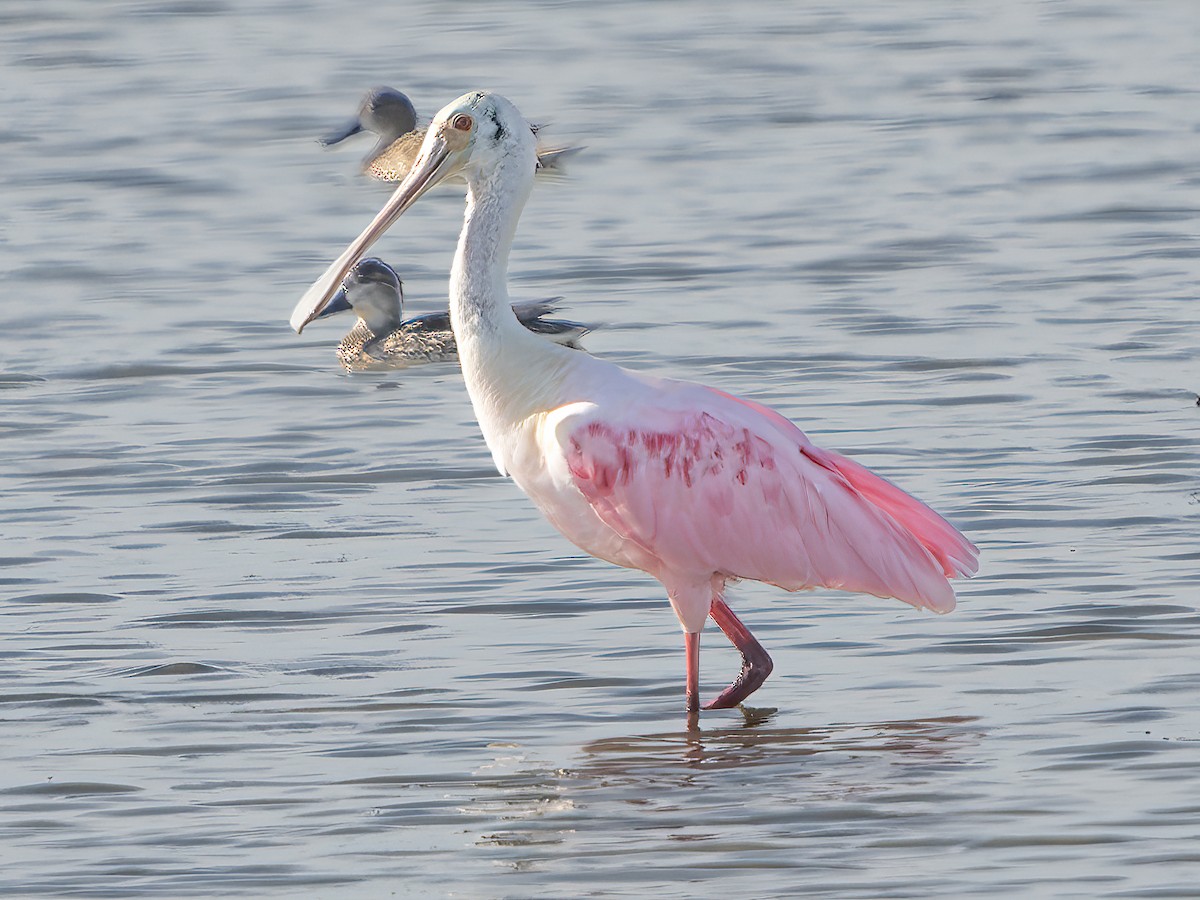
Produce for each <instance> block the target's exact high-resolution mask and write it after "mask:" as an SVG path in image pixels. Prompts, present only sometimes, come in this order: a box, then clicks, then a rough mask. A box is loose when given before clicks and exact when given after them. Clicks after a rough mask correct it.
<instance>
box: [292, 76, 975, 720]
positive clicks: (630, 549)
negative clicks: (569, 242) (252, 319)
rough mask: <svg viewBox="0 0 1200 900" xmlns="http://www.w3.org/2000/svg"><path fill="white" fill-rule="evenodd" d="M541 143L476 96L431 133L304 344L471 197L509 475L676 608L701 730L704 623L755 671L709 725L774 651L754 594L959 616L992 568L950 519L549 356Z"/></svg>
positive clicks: (666, 395)
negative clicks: (518, 276)
mask: <svg viewBox="0 0 1200 900" xmlns="http://www.w3.org/2000/svg"><path fill="white" fill-rule="evenodd" d="M536 146H537V145H536V140H535V138H534V134H533V131H532V130H531V128H530V126H529V124H528V123H527V122H526V121H525V120H524V118H522V116H521V114H520V113H519V112H518V111H517V109H516V107H514V106H513V104H512V103H510V102H509V101H508V100H506V99H505V98H503V97H501V96H499V95H497V94H491V93H486V92H475V93H470V94H466V95H464V96H462V97H460V98H459V99H457V100H455V101H454V102H453V103H451V104H450V105H448V106H446V107H445V108H444V109H443V110H442V111H441V112H439V113H438V114H437V116H436V117H434V120H433V122H432V123H431V124H430V126H429V130H428V133H427V134H426V136H425V140H424V143H423V144H422V146H421V150H420V153H419V154H418V156H417V158H416V160H415V161H414V163H413V166H412V171H411V172H409V174H408V176H407V177H406V178H405V179H404V181H403V182H402V183H401V184H400V186H399V187H398V188H397V189H396V191H395V193H394V194H393V195H392V197H391V198H390V199H389V200H388V202H387V203H386V204H385V206H384V207H383V209H382V210H381V211H380V212H379V214H378V215H377V216H376V217H375V219H374V220H373V221H372V222H371V224H370V225H368V226H367V228H366V229H365V230H364V231H363V233H362V234H361V235H359V236H358V238H357V239H355V240H354V242H353V243H351V245H350V246H349V247H348V248H347V249H346V250H345V251H344V252H343V253H342V255H341V256H340V257H338V259H337V260H336V261H335V262H334V263H333V264H332V265H331V266H330V267H329V268H328V269H327V270H326V272H325V274H324V275H322V276H321V277H320V278H319V279H318V280H317V281H316V282H315V283H314V284H313V285H312V287H310V288H309V290H308V292H307V293H306V294H305V295H304V297H303V298H301V300H300V302H299V303H298V304H297V306H296V309H295V310H294V312H293V313H292V320H291V322H292V326H293V327H294V328H295V329H296V330H297V331H299V330H301V329H302V328H303V327H304V326H305V325H306V324H307V323H308V322H310V321H311V320H312V318H313V317H314V316H316V315H317V313H318V312H319V311H320V309H321V308H322V307H323V306H324V305H325V303H326V301H327V300H328V298H329V297H330V295H332V294H333V293H334V292H335V291H336V290H337V289H338V285H339V283H340V282H341V280H342V279H343V278H344V277H345V275H346V273H347V272H348V271H349V270H350V268H351V267H352V266H353V265H354V263H355V262H356V261H357V260H358V259H359V257H361V256H362V254H363V253H364V252H365V251H366V250H367V248H369V247H370V246H371V245H372V244H373V243H374V242H375V240H376V239H378V237H379V236H380V235H381V234H382V233H383V232H384V231H385V230H386V229H387V228H388V227H390V226H391V225H392V223H394V222H395V221H396V219H398V218H399V217H400V216H401V215H402V214H403V213H404V211H405V210H407V209H408V208H409V207H410V206H411V205H412V204H413V203H414V202H415V201H416V200H417V199H418V198H419V197H421V196H422V195H423V194H424V193H425V192H426V191H428V190H429V189H430V188H431V187H433V186H434V185H435V184H438V183H439V182H441V181H444V180H445V179H447V178H449V177H451V176H458V177H461V178H463V179H465V180H466V182H467V202H466V215H465V221H464V224H463V230H462V233H461V235H460V237H459V241H458V250H457V252H456V254H455V257H454V263H453V266H452V268H451V271H450V301H451V302H450V321H451V325H452V326H453V328H454V334H455V336H456V338H457V339H458V348H459V356H460V359H461V363H462V370H463V376H464V380H465V381H466V385H467V391H468V392H469V394H470V397H471V402H472V405H473V407H474V410H475V415H476V418H477V419H478V421H479V426H480V429H481V430H482V431H483V436H484V439H485V440H486V441H487V445H488V447H489V448H490V449H491V452H492V458H493V460H494V461H495V463H496V467H497V468H498V469H499V470H500V472H501V474H507V475H509V476H510V477H511V478H512V479H513V481H515V482H516V483H517V485H518V486H519V487H520V488H521V489H522V490H523V491H525V493H526V494H528V495H529V497H530V498H531V499H532V500H533V502H534V503H535V504H536V505H537V507H538V508H539V509H540V510H541V511H542V513H543V514H544V515H545V516H546V518H547V519H549V520H550V522H551V523H552V524H553V525H554V526H555V527H557V528H558V529H559V531H561V532H562V533H563V534H564V535H565V536H566V537H567V538H568V539H569V540H571V541H572V542H574V543H575V544H576V545H577V546H579V547H581V548H583V549H584V550H586V551H587V552H588V553H590V554H591V555H593V556H596V557H598V558H600V559H604V560H607V561H609V562H612V563H616V564H617V565H620V566H626V567H629V568H633V569H641V570H642V571H644V572H647V573H648V574H650V575H652V576H654V577H655V578H657V579H658V580H659V581H660V582H661V583H662V585H663V587H664V588H665V589H666V592H667V597H668V598H669V600H670V602H671V605H672V607H674V610H675V614H676V616H677V617H678V618H679V622H680V625H681V626H682V628H683V632H684V646H685V651H686V698H687V709H688V713H689V718H691V717H692V716H694V715H695V713H696V711H697V710H698V709H699V671H700V663H699V653H700V631H701V629H702V628H703V627H704V624H705V621H706V619H707V618H708V617H710V616H711V617H712V619H713V621H714V622H716V624H717V625H718V626H719V627H720V629H721V630H722V631H723V632H724V633H725V635H726V636H727V637H728V638H729V640H730V641H732V643H733V644H734V646H736V647H737V648H738V649H739V650H740V651H741V653H742V671H741V673H740V675H739V676H738V678H737V680H735V681H734V682H733V683H732V684H731V685H729V687H727V688H725V689H724V690H723V691H722V692H721V693H720V694H719V695H718V696H717V697H716V699H714V700H713V701H711V702H710V703H708V704H707V706H706V708H708V709H720V708H726V707H732V706H735V705H737V704H739V703H740V702H741V701H743V700H744V699H745V698H746V697H748V696H749V695H750V694H751V693H753V692H754V691H755V690H756V689H757V688H758V687H759V686H760V685H761V684H762V682H763V680H764V679H765V678H766V677H767V675H768V674H770V671H771V668H772V664H771V659H770V657H769V656H768V655H767V652H766V651H765V650H764V649H763V647H762V645H761V644H759V642H758V641H757V640H756V639H755V638H754V636H753V635H752V634H751V633H750V631H749V629H747V628H746V626H745V625H744V624H743V623H742V622H741V621H740V620H739V619H738V617H737V616H736V615H734V613H733V611H732V610H731V609H730V608H729V605H728V604H727V603H726V602H725V585H726V583H727V581H729V580H730V579H734V578H747V579H752V580H755V581H762V582H766V583H769V584H774V585H777V586H779V587H781V588H784V589H785V590H789V591H798V590H804V589H807V588H815V587H827V588H838V589H841V590H846V591H860V592H864V593H868V594H874V595H876V596H880V597H895V598H896V599H898V600H902V601H904V602H906V603H910V604H912V605H913V606H917V607H921V608H924V609H930V610H934V611H935V612H943V613H944V612H949V611H950V610H951V609H953V608H954V605H955V597H954V591H953V589H952V588H951V586H950V584H949V582H948V579H949V578H953V577H956V576H969V575H971V574H973V573H974V572H975V571H976V570H977V568H978V561H977V557H978V551H977V550H976V548H975V547H974V546H973V545H972V544H971V542H970V541H968V540H967V539H966V538H965V537H963V535H961V534H960V533H959V532H958V531H957V530H955V528H954V527H953V526H952V525H950V524H949V523H948V522H947V521H946V520H945V519H943V518H942V517H941V516H939V515H938V514H937V513H935V512H934V511H933V510H931V509H930V508H929V507H927V506H925V505H924V504H923V503H921V502H920V501H919V500H916V499H915V498H913V497H911V496H909V495H908V494H906V493H905V492H904V491H902V490H901V489H900V488H898V487H896V486H895V485H893V484H891V483H890V482H888V481H886V480H884V479H883V478H880V477H879V476H877V475H874V474H872V473H871V472H869V471H868V470H867V469H865V468H863V467H862V466H860V465H859V464H858V463H855V462H853V461H852V460H849V459H847V458H846V457H843V456H840V455H838V454H837V453H832V452H830V451H827V450H822V449H820V448H818V447H816V446H815V445H813V444H812V442H811V441H809V439H808V438H807V437H806V436H805V435H804V434H803V433H802V432H801V431H800V429H799V428H797V427H796V426H795V425H793V424H792V423H791V422H790V421H788V420H787V419H786V418H784V417H783V416H782V415H780V414H779V413H777V412H775V411H774V410H771V409H768V408H767V407H765V406H762V405H760V404H758V403H755V402H753V401H750V400H742V399H739V398H737V397H733V396H731V395H729V394H726V393H724V392H723V391H720V390H716V389H714V388H709V387H705V386H703V385H699V384H692V383H689V382H683V381H673V380H669V379H663V378H655V377H652V376H649V375H644V374H641V373H638V372H630V371H626V370H625V369H621V368H619V367H618V366H615V365H612V364H611V363H607V362H604V361H603V360H600V359H596V358H595V357H592V356H588V355H586V354H583V353H574V352H572V351H570V350H567V349H566V348H564V347H559V346H557V345H555V344H551V343H550V342H548V341H544V340H540V339H538V338H537V337H536V336H534V335H532V334H530V333H529V332H528V331H527V330H526V329H524V328H522V327H521V326H520V324H519V323H518V322H517V319H516V316H514V315H513V313H512V310H511V307H510V306H509V299H508V287H507V272H508V256H509V250H510V248H511V246H512V241H513V235H514V233H515V231H516V227H517V220H518V218H519V217H520V214H521V210H522V207H523V206H524V204H525V201H526V199H527V198H528V196H529V192H530V189H531V187H532V184H533V178H534V172H535V169H536V165H537V159H536V154H537V149H536Z"/></svg>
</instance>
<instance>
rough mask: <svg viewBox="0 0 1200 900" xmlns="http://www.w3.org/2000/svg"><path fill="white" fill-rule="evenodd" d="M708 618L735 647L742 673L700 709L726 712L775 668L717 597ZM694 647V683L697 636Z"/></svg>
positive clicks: (750, 692)
mask: <svg viewBox="0 0 1200 900" xmlns="http://www.w3.org/2000/svg"><path fill="white" fill-rule="evenodd" d="M708 614H709V615H710V616H712V620H713V621H714V622H716V623H717V625H718V626H719V627H720V629H721V630H722V631H723V632H725V637H727V638H729V640H730V641H731V642H732V643H733V646H735V647H737V648H738V650H740V651H741V653H742V671H741V673H740V674H739V675H738V677H737V680H736V681H734V683H733V684H731V685H730V686H729V687H727V688H725V690H723V691H721V693H720V694H718V695H717V698H716V699H715V700H713V701H712V702H710V703H709V704H707V705H706V706H705V707H704V708H705V709H729V708H731V707H734V706H737V705H738V704H739V703H741V702H742V701H743V700H745V699H746V698H747V697H749V696H750V695H751V694H753V693H754V692H755V691H757V690H758V689H759V687H761V686H762V683H763V682H764V681H766V680H767V676H768V675H770V674H771V670H772V669H773V668H775V664H774V663H773V662H771V657H770V656H768V655H767V651H766V650H764V649H763V646H762V644H760V643H759V642H758V640H757V638H755V637H754V635H752V634H751V633H750V629H749V628H747V627H746V626H745V625H743V624H742V620H741V619H739V618H738V617H737V616H735V615H734V614H733V610H732V609H730V608H729V607H728V606H727V605H726V603H725V601H724V600H722V599H721V598H720V597H713V601H712V608H711V609H710V610H709V612H708ZM689 637H691V635H689ZM696 643H697V646H696V657H697V658H696V670H697V672H696V674H697V679H698V678H699V668H700V659H699V651H700V647H699V636H698V635H697V642H696ZM689 672H690V662H689Z"/></svg>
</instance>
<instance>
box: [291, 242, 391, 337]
mask: <svg viewBox="0 0 1200 900" xmlns="http://www.w3.org/2000/svg"><path fill="white" fill-rule="evenodd" d="M403 308H404V290H403V287H402V286H401V282H400V277H399V276H398V275H397V274H396V270H395V269H393V268H392V267H391V266H389V265H388V264H387V263H385V262H384V261H383V260H382V259H379V258H378V257H375V256H369V257H367V258H366V259H361V260H359V261H358V263H357V264H356V265H355V266H354V268H353V269H351V270H350V273H349V274H348V275H347V276H346V277H345V279H344V280H343V281H342V286H341V288H340V289H339V290H338V291H337V292H336V293H334V295H333V296H332V297H330V298H329V300H328V302H326V304H325V305H324V306H323V307H321V309H320V310H319V311H318V312H317V314H316V315H315V316H313V318H314V319H324V318H326V317H327V316H333V315H336V314H338V313H340V312H348V311H349V310H353V311H354V312H355V313H356V314H357V315H358V317H359V318H360V319H362V320H363V321H364V322H366V323H367V327H368V328H370V329H371V333H372V334H375V335H383V334H387V333H388V332H390V331H392V330H394V329H395V328H396V326H397V325H399V324H400V319H401V316H402V311H403Z"/></svg>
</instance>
